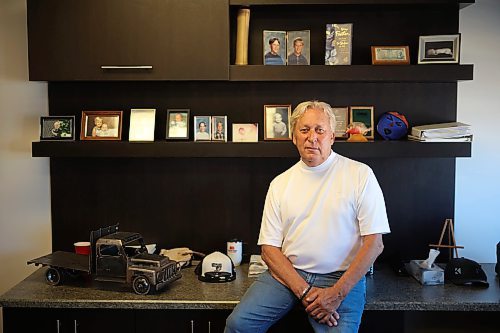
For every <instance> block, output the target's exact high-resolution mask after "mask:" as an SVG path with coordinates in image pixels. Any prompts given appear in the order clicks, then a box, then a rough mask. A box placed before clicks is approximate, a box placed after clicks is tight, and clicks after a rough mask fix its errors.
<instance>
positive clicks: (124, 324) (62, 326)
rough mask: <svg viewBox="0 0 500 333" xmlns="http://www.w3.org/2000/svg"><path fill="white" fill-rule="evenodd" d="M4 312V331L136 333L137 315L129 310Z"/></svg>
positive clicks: (9, 308)
mask: <svg viewBox="0 0 500 333" xmlns="http://www.w3.org/2000/svg"><path fill="white" fill-rule="evenodd" d="M3 311H4V317H3V318H4V319H3V321H4V332H5V333H13V332H44V333H94V332H106V333H134V332H135V329H134V324H135V315H134V312H133V311H128V310H110V309H106V311H102V310H99V309H46V308H40V309H34V308H11V307H6V308H4V309H3Z"/></svg>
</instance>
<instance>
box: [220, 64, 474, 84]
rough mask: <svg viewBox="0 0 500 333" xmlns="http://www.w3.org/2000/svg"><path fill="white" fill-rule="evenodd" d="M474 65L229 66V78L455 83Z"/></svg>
mask: <svg viewBox="0 0 500 333" xmlns="http://www.w3.org/2000/svg"><path fill="white" fill-rule="evenodd" d="M473 76H474V65H452V64H444V65H437V64H435V65H399V66H396V65H392V66H380V65H350V66H324V65H310V66H264V65H244V66H238V65H232V66H231V67H230V71H229V78H230V80H231V81H338V82H341V81H350V82H457V81H463V80H472V79H473Z"/></svg>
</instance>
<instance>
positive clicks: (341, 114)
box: [332, 106, 349, 139]
mask: <svg viewBox="0 0 500 333" xmlns="http://www.w3.org/2000/svg"><path fill="white" fill-rule="evenodd" d="M332 110H333V114H334V115H335V122H336V125H335V131H334V132H335V138H336V139H347V138H348V137H349V134H347V125H348V124H349V107H347V106H346V107H332Z"/></svg>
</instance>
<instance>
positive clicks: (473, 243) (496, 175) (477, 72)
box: [455, 0, 500, 262]
mask: <svg viewBox="0 0 500 333" xmlns="http://www.w3.org/2000/svg"><path fill="white" fill-rule="evenodd" d="M460 31H461V33H462V55H461V62H462V63H464V64H470V63H473V64H474V80H473V81H466V82H460V83H459V85H458V86H459V87H458V117H457V118H458V120H459V121H462V122H465V123H469V124H471V125H472V126H473V131H474V142H473V143H472V158H463V159H458V160H457V163H456V165H457V174H456V194H455V229H456V239H457V243H458V244H459V245H463V246H465V249H464V250H461V251H460V252H459V255H460V256H464V257H466V258H469V259H473V260H475V261H478V262H496V250H495V249H496V244H497V243H498V242H499V241H500V145H499V142H500V127H499V125H500V1H498V0H476V3H475V4H473V5H471V6H469V7H467V8H465V9H462V10H461V11H460Z"/></svg>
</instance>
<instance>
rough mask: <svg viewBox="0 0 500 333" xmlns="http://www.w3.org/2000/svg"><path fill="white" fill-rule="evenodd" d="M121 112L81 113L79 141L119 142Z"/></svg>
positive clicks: (120, 135) (120, 137) (120, 136)
mask: <svg viewBox="0 0 500 333" xmlns="http://www.w3.org/2000/svg"><path fill="white" fill-rule="evenodd" d="M122 119H123V111H82V128H81V131H80V140H121V139H122Z"/></svg>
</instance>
